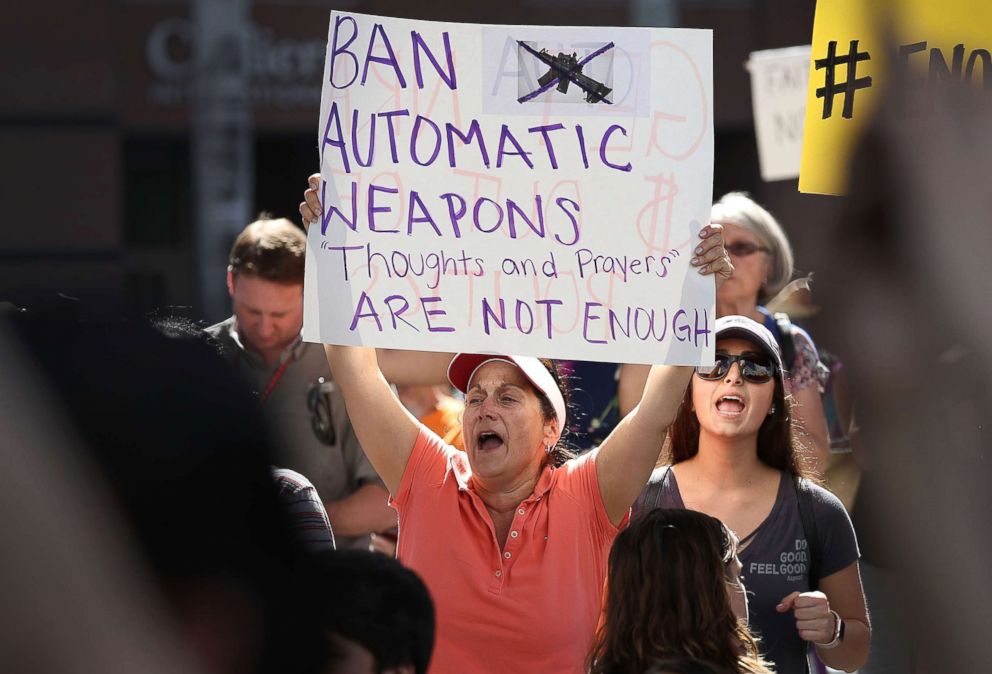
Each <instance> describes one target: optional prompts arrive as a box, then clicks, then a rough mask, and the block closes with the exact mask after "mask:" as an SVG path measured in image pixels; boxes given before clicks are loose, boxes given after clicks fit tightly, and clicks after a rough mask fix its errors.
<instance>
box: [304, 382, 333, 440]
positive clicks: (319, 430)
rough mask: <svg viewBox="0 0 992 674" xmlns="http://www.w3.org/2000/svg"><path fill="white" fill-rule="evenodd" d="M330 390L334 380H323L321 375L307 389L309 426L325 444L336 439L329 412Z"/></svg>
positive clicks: (331, 416)
mask: <svg viewBox="0 0 992 674" xmlns="http://www.w3.org/2000/svg"><path fill="white" fill-rule="evenodd" d="M332 391H334V382H329V381H324V378H323V377H318V378H317V381H315V382H313V383H312V384H310V388H309V389H307V409H308V410H310V427H311V428H313V433H314V435H316V436H317V439H318V440H320V441H321V442H323V443H324V444H325V445H333V444H335V443H336V442H337V439H338V438H337V433H335V432H334V418H333V415H332V414H331V392H332Z"/></svg>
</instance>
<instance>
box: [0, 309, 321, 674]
mask: <svg viewBox="0 0 992 674" xmlns="http://www.w3.org/2000/svg"><path fill="white" fill-rule="evenodd" d="M18 328H19V330H18V332H19V334H20V336H21V338H22V343H23V344H24V345H25V346H26V347H27V348H28V350H29V351H30V352H31V354H32V356H33V358H34V360H35V362H36V363H37V365H38V368H39V370H40V371H41V372H42V373H43V377H42V379H43V380H45V381H46V382H47V384H48V385H49V386H50V387H51V389H52V392H53V394H54V398H56V399H57V404H58V405H59V407H60V408H63V409H64V410H65V411H66V414H67V417H68V421H69V426H70V427H71V429H72V430H73V431H74V432H75V433H77V434H78V436H79V437H80V439H81V440H82V443H83V444H84V445H85V448H86V450H87V452H88V453H89V455H90V457H91V458H92V460H93V461H94V463H95V464H96V465H97V467H98V469H99V470H100V471H101V472H102V474H103V476H104V478H105V479H106V481H107V483H108V484H109V486H110V491H111V494H112V496H114V497H115V498H116V500H117V502H118V504H119V505H120V507H121V511H122V514H123V519H124V520H125V521H126V523H127V525H129V528H130V531H131V532H132V534H133V535H134V537H135V539H136V540H137V543H138V546H139V549H140V550H141V552H142V553H143V556H144V558H145V560H146V561H147V562H148V564H149V566H150V567H151V570H152V573H153V575H154V577H155V579H156V580H157V581H158V584H159V587H160V589H161V590H162V592H163V594H164V595H165V597H166V600H167V603H168V605H169V607H170V609H171V611H172V614H173V616H174V618H175V620H176V624H177V627H178V630H179V633H180V635H181V636H182V638H183V639H184V640H185V643H186V644H187V646H188V647H189V648H190V650H192V652H194V653H195V654H196V655H197V656H198V658H199V660H200V662H201V663H202V665H203V666H204V668H205V669H206V670H208V671H210V672H217V673H226V672H231V673H232V674H233V673H235V672H238V673H242V672H308V671H316V668H317V667H319V666H320V664H321V662H322V659H323V653H322V647H323V644H324V640H323V639H322V638H321V635H320V633H319V630H318V628H317V625H316V621H315V619H314V613H313V610H314V609H313V607H312V605H311V604H310V603H309V602H300V601H299V600H298V597H299V596H300V595H301V593H302V592H304V590H305V587H306V586H305V582H306V578H305V576H304V575H303V573H302V569H301V566H300V564H301V560H302V549H301V547H300V546H299V545H298V544H297V542H296V541H295V540H294V539H293V537H292V536H291V535H290V533H289V529H288V526H287V522H286V516H285V512H284V511H283V510H282V509H281V508H280V506H279V504H278V501H277V497H276V494H275V488H274V485H273V482H272V477H271V473H270V465H272V463H274V461H273V458H274V457H273V456H272V455H271V444H270V436H269V433H268V430H267V429H266V428H265V427H264V426H263V425H262V422H261V421H260V420H259V415H257V414H256V413H255V409H256V404H255V401H254V400H253V399H252V398H251V396H250V395H249V394H248V393H247V392H246V391H245V389H244V387H243V386H242V385H241V384H240V383H239V382H238V381H236V379H235V378H234V376H233V375H232V374H231V372H230V370H229V369H228V368H227V367H226V365H225V364H224V363H223V361H222V360H221V359H220V358H219V357H218V355H217V354H216V353H215V352H214V351H213V350H212V349H211V348H210V347H209V346H207V345H206V344H203V343H196V342H190V341H185V340H172V339H168V338H166V337H164V336H162V335H160V334H158V333H157V332H155V331H154V330H152V329H151V328H150V327H148V326H146V325H144V324H143V323H142V322H136V323H124V322H120V321H117V322H102V321H88V320H86V318H85V316H82V317H81V318H80V319H79V320H77V319H76V318H75V317H73V316H71V314H70V313H69V312H57V313H56V314H55V315H53V316H48V315H45V316H40V317H35V316H32V315H31V314H30V313H29V314H27V315H22V316H21V317H20V320H19V321H18ZM66 601H67V602H71V601H73V600H72V598H67V599H66Z"/></svg>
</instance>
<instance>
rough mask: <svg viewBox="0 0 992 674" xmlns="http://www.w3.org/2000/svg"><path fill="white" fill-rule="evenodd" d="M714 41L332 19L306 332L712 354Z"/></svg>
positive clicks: (680, 356)
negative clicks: (697, 260) (700, 244)
mask: <svg viewBox="0 0 992 674" xmlns="http://www.w3.org/2000/svg"><path fill="white" fill-rule="evenodd" d="M711 81H712V38H711V33H710V32H709V31H704V30H667V29H666V30H662V29H645V28H560V27H541V26H486V25H472V24H450V23H436V22H428V21H410V20H403V19H391V18H383V17H374V16H365V15H360V14H351V13H340V12H334V13H332V14H331V19H330V26H329V29H328V46H327V56H326V62H325V69H324V80H323V96H322V100H321V111H320V120H319V125H318V129H317V131H318V136H317V140H318V147H319V156H320V170H321V177H322V183H321V186H320V196H321V202H322V205H323V215H322V216H321V219H320V222H318V223H317V224H315V225H313V226H311V227H310V231H309V242H308V249H307V269H306V274H307V275H306V292H305V315H304V329H303V334H304V337H305V338H306V339H307V340H309V341H316V342H326V343H336V344H364V345H369V346H379V347H393V348H406V349H417V350H428V351H461V350H471V351H477V352H478V351H491V352H502V353H514V354H522V355H534V356H553V357H559V358H572V359H584V360H600V361H615V362H640V363H656V362H667V363H678V364H690V365H691V364H698V363H702V362H709V361H712V349H713V340H712V335H711V330H712V326H713V321H714V320H715V315H714V284H713V280H712V279H711V278H708V277H703V276H700V275H699V274H697V273H696V272H695V271H694V270H693V269H692V268H691V267H690V265H689V260H690V259H691V257H692V250H693V248H695V246H696V244H697V241H698V239H697V234H698V231H699V229H700V228H701V227H703V226H705V225H706V224H707V223H708V222H709V211H710V201H711V192H712V174H713V130H712V119H713V115H712V83H711Z"/></svg>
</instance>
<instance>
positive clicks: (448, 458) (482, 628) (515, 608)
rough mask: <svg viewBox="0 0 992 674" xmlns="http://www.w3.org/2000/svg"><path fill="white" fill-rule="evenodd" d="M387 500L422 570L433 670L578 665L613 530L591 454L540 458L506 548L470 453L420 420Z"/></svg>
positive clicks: (405, 548)
mask: <svg viewBox="0 0 992 674" xmlns="http://www.w3.org/2000/svg"><path fill="white" fill-rule="evenodd" d="M390 503H391V504H392V505H393V507H394V508H396V510H397V512H398V513H399V523H400V524H399V526H400V529H399V531H400V533H399V549H398V557H399V559H400V561H402V562H403V563H404V564H406V565H407V566H409V567H410V568H412V569H413V570H414V571H416V572H417V573H418V574H420V576H421V578H423V580H424V583H426V585H427V588H428V589H429V590H430V592H431V596H432V597H433V599H434V604H435V608H436V611H437V637H436V640H435V646H434V655H433V657H432V659H431V667H430V672H431V674H478V673H483V672H493V673H497V672H498V673H499V674H524V673H528V672H535V673H539V674H581V672H584V671H585V667H584V661H585V657H586V653H587V652H588V650H589V647H590V645H591V643H592V639H593V636H594V630H595V629H596V623H597V620H598V619H599V613H600V600H601V597H602V590H603V581H604V579H605V578H606V566H607V559H608V557H609V551H610V545H612V543H613V539H614V538H615V537H616V535H617V532H618V531H619V528H618V527H614V526H613V524H612V523H611V522H610V519H609V517H608V516H607V514H606V509H605V507H604V506H603V499H602V496H601V495H600V492H599V482H598V480H597V479H596V464H595V457H594V455H593V454H586V455H585V456H583V457H581V458H578V459H574V460H572V461H569V462H567V463H566V464H565V465H564V466H562V467H561V468H551V467H546V468H545V469H544V471H543V473H542V474H541V476H540V478H539V479H538V482H537V486H536V487H535V488H534V493H533V494H531V495H530V496H529V497H528V498H527V499H525V500H524V501H523V502H522V503H521V504H520V505H519V506H518V508H517V512H516V515H515V516H514V519H513V523H512V525H511V528H510V535H509V537H508V538H507V539H506V547H505V548H504V549H502V550H501V549H500V548H499V544H498V543H497V542H496V531H495V529H494V527H493V523H492V519H491V518H490V516H489V512H488V511H487V510H486V506H485V504H484V503H483V502H482V499H480V498H479V497H478V496H477V495H476V493H475V491H474V490H473V488H472V470H471V468H469V465H468V460H467V458H466V455H465V453H464V452H459V451H458V450H456V449H454V448H453V447H450V446H448V445H446V444H444V442H442V441H441V439H440V438H438V437H437V436H436V435H435V434H434V433H432V432H430V431H429V430H427V429H426V428H423V429H421V432H420V436H419V437H418V438H417V441H416V443H415V444H414V447H413V451H412V453H411V454H410V459H409V462H408V463H407V466H406V469H405V470H404V472H403V479H402V481H401V482H400V488H399V493H397V494H396V495H395V497H394V498H393V499H391V501H390ZM624 524H626V520H625V521H624V522H623V523H622V524H621V527H622V526H623V525H624Z"/></svg>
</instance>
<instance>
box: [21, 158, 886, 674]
mask: <svg viewBox="0 0 992 674" xmlns="http://www.w3.org/2000/svg"><path fill="white" fill-rule="evenodd" d="M316 186H317V183H316V182H315V180H314V179H313V178H312V179H311V183H310V187H309V189H308V190H307V191H306V193H305V201H304V203H303V204H301V214H302V216H303V221H304V225H305V226H306V225H308V224H309V223H310V222H311V221H313V220H315V219H316V218H317V217H319V202H318V201H317V199H316V189H315V188H316ZM305 252H306V237H305V235H304V232H303V230H302V229H301V228H299V227H297V226H296V225H294V224H293V223H291V222H290V221H288V220H285V219H273V218H271V217H268V216H264V217H262V218H261V219H259V220H258V221H256V222H254V223H251V224H250V225H248V226H247V227H246V228H245V230H244V231H243V232H242V233H241V234H240V235H239V236H238V237H237V239H236V241H235V242H234V245H233V247H232V249H231V252H230V257H229V267H228V273H227V279H226V283H227V288H228V291H229V293H230V297H231V303H232V310H233V311H232V316H231V317H230V318H228V319H227V320H225V321H223V322H221V323H218V324H217V325H213V326H210V327H205V328H204V327H202V326H200V325H198V324H196V323H195V322H192V321H189V320H184V319H183V318H181V317H174V316H166V317H156V318H155V319H153V320H151V321H148V322H145V323H143V322H133V321H132V322H113V321H110V322H108V321H92V320H86V319H85V316H84V314H85V312H86V308H85V307H78V306H70V305H71V304H72V303H71V301H70V300H66V303H65V306H63V307H62V308H61V310H57V311H54V312H51V313H49V314H46V313H42V314H40V315H36V314H33V313H32V312H31V311H13V312H8V316H7V317H6V319H5V321H4V325H3V330H4V335H3V337H4V344H6V343H7V341H9V342H10V344H13V345H14V346H12V347H10V348H14V349H18V350H20V351H23V352H24V353H25V354H26V356H25V358H24V360H25V362H26V363H30V367H32V368H34V370H35V371H36V375H35V376H37V377H39V378H40V379H41V380H43V381H45V382H47V384H48V388H49V390H48V391H47V392H46V393H45V394H44V396H47V397H48V398H50V399H51V401H52V402H51V403H50V404H49V405H48V406H46V407H43V408H40V409H39V410H38V417H37V419H35V420H34V423H36V424H38V425H39V426H40V427H45V426H47V425H50V424H56V425H57V424H60V423H64V425H65V427H66V428H69V429H72V436H73V437H72V439H71V441H68V442H67V443H65V444H66V446H64V447H62V448H61V449H59V451H60V452H70V451H71V452H74V453H75V454H76V457H75V459H74V460H79V461H82V462H84V463H85V464H87V465H89V466H91V470H90V471H89V472H80V473H79V475H77V476H76V478H74V479H76V480H78V481H79V482H80V483H81V484H80V485H78V488H80V489H83V488H84V489H87V490H93V491H95V492H97V493H100V494H102V495H104V496H102V497H101V498H106V500H107V501H108V502H109V503H113V504H116V510H117V511H118V512H119V515H117V516H116V517H120V518H121V519H122V520H123V521H124V523H123V525H122V526H121V531H122V532H127V533H122V534H121V535H120V538H121V540H120V541H110V542H108V541H106V540H104V539H103V538H102V537H94V538H92V539H89V542H88V545H89V546H92V548H93V549H94V551H95V552H94V554H96V553H97V552H100V550H101V549H102V547H103V546H109V547H114V546H123V547H125V548H128V549H129V550H131V551H132V554H131V556H130V557H128V560H129V561H128V563H130V564H132V565H133V567H134V569H137V570H136V571H135V573H136V574H137V575H139V576H144V577H146V578H147V579H148V580H150V581H151V582H150V584H148V585H147V586H144V587H143V590H142V591H143V592H144V594H143V595H141V596H142V598H143V601H146V602H147V604H148V605H149V606H154V607H155V609H154V612H155V615H159V616H160V617H161V620H160V622H158V623H156V624H155V626H154V628H153V627H149V628H148V629H149V630H152V631H154V629H158V630H159V634H160V635H168V637H165V636H163V637H162V640H163V643H164V644H165V645H162V646H161V649H160V651H155V653H159V655H157V656H154V657H153V656H149V658H151V659H154V660H155V661H156V662H155V664H154V666H153V665H150V664H149V665H147V668H148V669H149V670H154V669H161V670H162V671H202V672H207V673H213V672H217V673H221V672H224V673H226V672H232V673H233V672H277V671H278V672H342V673H344V672H356V673H357V672H363V673H364V672H370V673H371V672H403V673H414V672H416V673H421V672H432V673H433V674H442V673H447V672H489V671H492V672H496V671H500V672H540V673H542V674H543V673H548V674H554V673H561V674H572V673H580V672H592V673H595V674H620V673H621V672H623V673H627V672H630V673H636V674H642V673H647V672H722V673H724V674H726V673H729V672H734V673H764V672H772V671H774V672H780V673H785V674H802V673H804V672H808V671H811V668H818V667H822V666H823V664H825V665H827V666H830V667H834V668H838V669H844V670H847V671H853V670H855V669H857V668H858V667H860V666H861V665H863V664H864V663H865V661H866V659H867V657H868V648H869V641H870V637H871V628H870V623H869V619H868V612H867V607H866V603H865V598H864V593H863V591H862V589H861V582H860V576H859V571H858V558H859V553H858V544H857V541H856V539H855V536H854V532H853V529H852V527H851V523H850V520H849V518H848V516H847V514H846V511H845V510H844V507H843V506H842V505H841V504H840V502H839V501H838V500H837V499H836V498H835V497H834V496H833V495H832V494H831V493H830V492H829V491H827V490H826V489H824V488H823V487H821V486H819V485H818V484H817V481H816V479H815V476H816V474H815V471H814V470H811V469H810V468H811V467H818V466H821V465H822V462H821V460H820V458H821V455H822V454H823V452H824V451H825V450H826V445H827V442H826V439H825V438H826V435H825V432H824V431H823V427H824V424H823V415H822V410H821V402H820V398H819V390H820V389H819V384H820V380H819V378H818V377H819V376H820V375H819V370H818V367H817V366H818V358H817V351H816V347H815V346H814V345H813V342H812V340H811V339H810V338H809V336H808V335H807V334H806V333H805V332H802V331H801V330H798V329H795V330H794V331H793V332H792V335H793V337H794V341H795V348H793V349H792V350H791V352H790V359H789V360H788V361H787V362H786V361H784V360H783V349H782V346H781V344H780V342H781V339H782V337H781V334H774V332H773V331H775V330H776V327H777V325H778V322H779V321H778V319H776V318H775V317H773V316H772V315H771V313H769V312H768V311H766V310H765V309H764V307H763V306H762V303H763V302H765V301H767V300H768V298H769V297H770V296H771V295H773V294H774V293H775V292H777V290H778V289H780V288H781V287H783V286H784V285H785V284H786V283H787V282H788V281H789V279H790V277H791V274H792V254H791V252H790V249H789V245H788V241H787V240H786V239H785V237H784V234H782V231H781V228H780V227H779V226H778V225H777V223H776V222H775V220H774V218H772V216H771V215H770V214H769V213H768V212H767V211H765V210H764V209H762V208H761V207H760V206H758V205H757V204H756V203H755V202H753V201H752V200H750V199H749V198H748V197H746V196H745V195H742V194H731V195H727V196H726V197H724V198H723V199H721V200H720V201H719V202H718V203H717V204H716V205H715V206H714V212H713V224H711V225H710V226H708V227H705V228H703V229H702V231H701V232H700V238H699V241H698V247H697V248H696V249H695V251H694V255H695V257H694V262H693V264H694V266H695V267H697V268H698V271H699V273H701V274H703V275H710V276H712V277H714V278H715V283H716V286H717V289H718V290H717V293H718V294H717V297H718V312H719V313H721V314H722V316H721V318H719V319H718V320H717V322H716V327H715V331H714V334H715V338H716V363H715V364H714V365H713V366H710V367H698V368H692V367H683V366H659V365H656V366H652V367H650V368H640V367H636V366H634V367H629V366H623V367H620V366H616V365H601V366H599V367H590V364H583V363H574V362H568V363H562V364H561V367H559V364H558V363H556V362H554V361H550V360H543V359H537V358H532V357H522V356H517V355H514V354H510V353H506V354H497V355H493V354H476V353H471V352H463V353H458V354H421V353H417V354H414V353H407V352H402V351H389V350H378V351H377V350H375V349H370V348H362V347H345V346H331V345H327V346H324V347H323V348H321V347H320V346H319V345H315V344H308V343H305V342H303V341H302V339H301V337H300V330H301V327H302V316H303V266H304V258H305ZM218 282H222V281H221V280H220V279H218ZM8 333H9V334H8ZM560 370H564V372H565V374H566V375H567V376H563V373H562V372H561V371H560ZM584 374H585V375H586V376H585V377H584V376H583V375H584ZM573 393H578V398H579V401H578V402H577V403H575V402H570V398H571V396H572V394H573ZM24 423H28V422H27V420H24ZM666 442H667V445H666ZM666 447H667V448H666ZM663 448H666V449H665V451H664V452H663ZM51 460H52V461H54V460H56V459H54V458H52V459H51ZM16 468H17V469H18V470H21V471H28V470H29V469H30V466H29V464H28V463H26V462H24V463H22V464H19V465H17V466H16ZM35 477H36V476H35ZM24 479H25V484H29V485H30V484H33V483H32V482H31V480H30V479H29V476H28V475H27V473H26V474H25V478H24ZM36 497H40V494H39V495H36ZM632 506H633V510H632ZM52 508H53V509H54V510H55V512H54V514H53V515H51V516H52V517H56V518H57V517H58V515H59V512H60V509H70V510H71V509H73V508H74V505H73V503H72V501H70V500H65V501H64V502H63V501H62V500H61V499H57V500H56V501H55V502H53V504H52ZM46 516H47V515H46ZM100 554H105V553H100ZM58 562H59V560H58V559H57V558H51V559H39V564H40V565H41V566H40V567H39V573H45V572H46V569H47V570H48V571H49V572H51V571H52V569H54V567H56V566H57V565H58ZM71 582H72V579H71V578H70V579H67V580H66V583H67V584H71ZM75 582H85V581H84V579H78V578H77V579H75ZM64 591H65V592H73V591H74V590H73V589H72V588H71V586H68V585H67V588H66V589H65V590H64ZM149 610H150V611H151V609H149ZM38 657H39V658H41V657H42V656H40V655H39V656H38ZM40 661H41V660H39V662H40Z"/></svg>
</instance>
